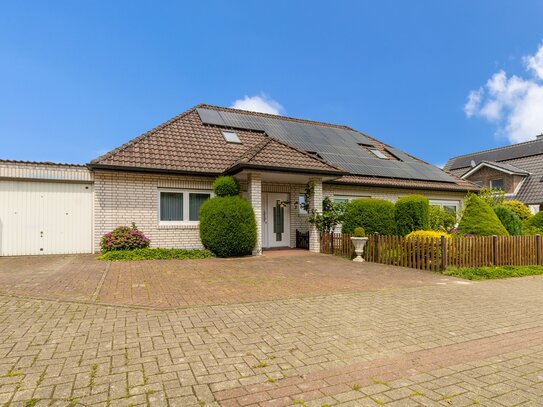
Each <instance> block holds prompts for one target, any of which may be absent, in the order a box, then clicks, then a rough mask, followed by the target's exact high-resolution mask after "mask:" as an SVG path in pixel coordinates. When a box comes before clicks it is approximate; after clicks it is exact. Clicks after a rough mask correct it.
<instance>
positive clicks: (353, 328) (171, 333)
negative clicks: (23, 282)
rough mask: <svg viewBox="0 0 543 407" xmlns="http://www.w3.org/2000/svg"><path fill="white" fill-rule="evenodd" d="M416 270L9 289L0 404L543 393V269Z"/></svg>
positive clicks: (0, 338) (476, 399)
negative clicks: (283, 279) (101, 300)
mask: <svg viewBox="0 0 543 407" xmlns="http://www.w3.org/2000/svg"><path fill="white" fill-rule="evenodd" d="M318 257H319V258H320V256H318ZM310 258H314V259H317V257H314V256H311V257H310ZM328 259H330V258H326V261H329V260H328ZM5 260H6V259H2V262H3V261H5ZM338 260H341V259H338ZM335 264H338V265H343V264H346V263H343V261H342V260H341V261H339V262H337V263H335ZM348 264H350V263H348ZM365 266H367V265H364V266H358V267H359V268H360V269H361V268H362V267H365ZM138 267H139V266H138ZM347 267H351V266H347ZM336 269H338V272H340V270H339V267H337V268H336ZM42 271H44V270H42ZM342 272H343V273H346V272H345V271H342ZM410 272H411V271H410ZM414 273H415V274H417V275H418V276H419V279H418V280H416V279H412V280H409V281H411V282H413V281H418V282H417V283H409V284H405V285H402V284H398V285H385V284H381V285H379V284H377V283H375V282H372V284H375V285H371V284H370V285H366V287H369V288H371V289H359V290H358V291H356V290H354V292H352V291H353V290H352V287H351V286H350V291H351V292H347V293H341V292H340V293H337V292H336V293H329V294H322V293H321V295H318V296H308V297H303V296H301V297H300V298H286V299H275V300H271V301H260V302H253V303H250V302H249V303H237V304H222V305H213V306H199V307H184V308H178V309H162V310H161V309H154V310H153V309H141V308H139V309H138V308H132V307H118V306H111V305H102V304H91V303H83V302H64V301H50V300H36V299H28V298H21V297H13V296H7V295H0V405H2V403H5V405H13V406H18V405H20V406H23V405H28V406H30V405H36V406H42V405H43V406H46V405H59V406H61V405H66V406H67V405H72V406H76V405H96V406H107V405H111V406H128V405H137V406H139V405H141V406H144V405H153V406H154V405H157V406H159V405H160V406H162V405H171V406H193V405H194V406H204V405H205V406H213V405H224V406H241V405H257V404H258V405H262V406H273V405H293V404H294V405H306V406H324V405H353V406H358V405H371V406H378V405H383V404H387V405H398V406H400V405H401V406H411V405H445V406H450V405H452V406H465V405H488V406H512V405H533V406H540V405H542V404H543V277H529V278H523V279H515V280H507V281H488V282H477V283H471V282H464V281H459V280H454V279H448V280H441V279H440V277H439V275H431V274H428V273H422V272H420V273H419V272H414ZM98 274H99V275H100V279H99V281H100V280H101V279H102V277H103V276H104V275H105V274H103V271H99V272H98ZM0 275H2V273H0ZM108 276H109V274H108ZM429 276H431V277H429ZM106 277H107V276H106ZM374 277H375V279H376V280H380V279H381V277H382V276H381V275H379V274H378V273H376V274H375V275H374ZM402 277H403V276H401V277H399V278H400V279H401V278H402ZM1 278H2V281H7V280H5V276H2V277H1ZM107 278H109V277H107ZM107 278H106V281H107ZM360 278H365V277H364V275H362V277H360ZM368 278H369V277H368ZM351 279H352V280H356V277H351ZM57 281H64V282H66V283H67V280H64V279H62V278H60V277H59V278H58V280H57ZM85 281H86V280H85ZM11 284H12V285H15V283H11ZM106 284H107V283H104V286H105V285H106ZM368 284H369V283H368ZM50 285H51V286H54V284H50ZM67 291H68V290H67V289H66V288H65V289H64V290H60V289H59V290H58V292H59V293H62V292H67ZM82 291H84V290H81V292H82ZM91 291H92V293H91ZM88 293H91V294H90V295H91V299H92V297H93V295H95V291H93V290H92V289H89V290H88V291H87V294H88ZM302 294H303V292H302ZM100 295H101V294H100Z"/></svg>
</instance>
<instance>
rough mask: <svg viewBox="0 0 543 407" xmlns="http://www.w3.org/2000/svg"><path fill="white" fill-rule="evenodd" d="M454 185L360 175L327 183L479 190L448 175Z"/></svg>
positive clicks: (348, 176) (441, 189) (345, 176)
mask: <svg viewBox="0 0 543 407" xmlns="http://www.w3.org/2000/svg"><path fill="white" fill-rule="evenodd" d="M449 175H451V176H452V177H453V178H454V179H455V181H456V182H455V183H452V182H435V181H417V180H407V179H397V178H378V177H365V176H360V175H344V176H343V177H341V178H338V179H335V180H333V181H329V182H328V183H330V184H342V185H365V186H377V187H395V188H409V189H411V188H413V189H432V190H440V191H478V190H480V189H481V188H480V187H479V186H477V185H475V184H473V183H471V182H469V181H467V180H464V179H462V178H459V177H457V176H456V175H453V174H450V173H449Z"/></svg>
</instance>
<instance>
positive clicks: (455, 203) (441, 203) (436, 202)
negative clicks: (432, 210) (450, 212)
mask: <svg viewBox="0 0 543 407" xmlns="http://www.w3.org/2000/svg"><path fill="white" fill-rule="evenodd" d="M430 205H433V206H439V207H440V208H443V207H444V206H454V207H455V208H456V215H457V216H458V215H459V213H460V201H449V200H446V199H430Z"/></svg>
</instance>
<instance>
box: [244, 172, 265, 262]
mask: <svg viewBox="0 0 543 407" xmlns="http://www.w3.org/2000/svg"><path fill="white" fill-rule="evenodd" d="M247 199H248V200H249V202H250V203H251V206H252V207H253V210H254V212H255V220H256V246H255V248H254V249H253V255H254V256H260V255H261V254H262V177H261V175H260V174H248V175H247Z"/></svg>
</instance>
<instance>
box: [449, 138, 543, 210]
mask: <svg viewBox="0 0 543 407" xmlns="http://www.w3.org/2000/svg"><path fill="white" fill-rule="evenodd" d="M444 168H445V170H447V171H449V172H450V173H452V174H454V175H456V176H458V177H460V178H462V179H464V180H467V181H471V182H472V183H474V184H476V185H478V186H480V187H484V188H489V189H492V188H498V189H502V190H503V191H504V192H505V196H506V199H516V200H519V201H521V202H522V203H524V204H526V205H528V206H529V207H530V210H531V211H532V213H536V212H539V211H540V210H541V209H543V208H542V205H543V134H541V135H539V136H537V137H536V139H535V140H531V141H527V142H524V143H517V144H512V145H509V146H505V147H499V148H494V149H491V150H484V151H478V152H475V153H470V154H465V155H460V156H457V157H453V158H451V159H449V161H448V162H447V164H446V165H445V167H444Z"/></svg>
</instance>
